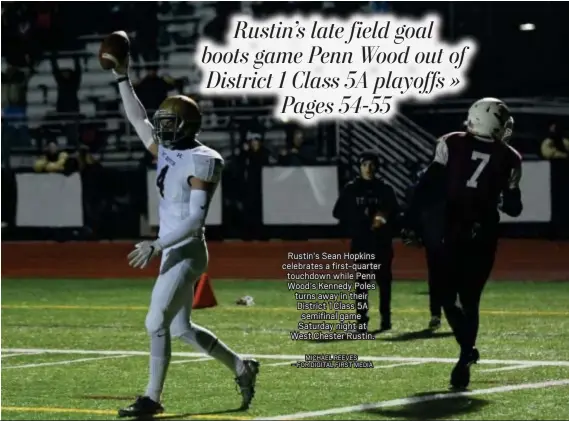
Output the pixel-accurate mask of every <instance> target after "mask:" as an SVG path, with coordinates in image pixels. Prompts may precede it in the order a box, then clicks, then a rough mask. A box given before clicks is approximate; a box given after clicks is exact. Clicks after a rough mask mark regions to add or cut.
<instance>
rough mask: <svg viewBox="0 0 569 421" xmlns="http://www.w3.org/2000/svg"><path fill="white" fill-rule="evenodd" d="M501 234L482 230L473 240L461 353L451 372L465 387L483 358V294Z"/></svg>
mask: <svg viewBox="0 0 569 421" xmlns="http://www.w3.org/2000/svg"><path fill="white" fill-rule="evenodd" d="M496 247H497V236H496V235H495V233H494V232H493V231H490V232H488V233H481V234H480V236H478V237H477V238H475V239H474V240H473V241H471V242H470V243H469V248H468V250H467V253H466V256H467V258H466V259H465V262H464V270H463V274H462V277H461V283H460V285H459V290H458V299H459V302H460V304H461V307H462V311H463V313H464V325H463V326H464V328H463V336H462V340H461V353H460V357H459V360H458V362H457V364H456V365H455V367H454V369H453V371H452V373H451V385H452V386H453V387H454V388H458V389H464V388H466V387H467V386H468V384H469V383H470V366H471V365H472V364H475V363H476V362H477V361H478V359H479V358H480V353H479V352H478V350H477V349H476V339H477V337H478V329H479V325H480V298H481V296H482V291H483V290H484V286H485V285H486V282H487V280H488V277H489V276H490V272H491V271H492V267H493V265H494V257H495V253H496Z"/></svg>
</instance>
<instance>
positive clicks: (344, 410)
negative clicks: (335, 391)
mask: <svg viewBox="0 0 569 421" xmlns="http://www.w3.org/2000/svg"><path fill="white" fill-rule="evenodd" d="M568 385H569V379H565V380H552V381H547V382H541V383H521V384H514V385H510V386H499V387H491V388H489V389H477V390H471V391H466V392H451V393H438V394H435V395H427V396H416V397H411V398H402V399H392V400H389V401H383V402H376V403H368V404H362V405H354V406H344V407H339V408H330V409H323V410H320V411H310V412H296V413H294V414H288V415H279V416H276V417H268V418H265V417H259V418H254V419H255V420H267V421H268V420H300V419H304V418H314V417H325V416H330V415H338V414H348V413H352V412H361V411H366V410H370V409H378V408H391V407H394V406H404V405H412V404H417V403H422V402H430V401H436V400H445V399H454V398H458V397H461V396H477V395H490V394H493V393H505V392H513V391H516V390H529V389H543V388H547V387H555V386H568Z"/></svg>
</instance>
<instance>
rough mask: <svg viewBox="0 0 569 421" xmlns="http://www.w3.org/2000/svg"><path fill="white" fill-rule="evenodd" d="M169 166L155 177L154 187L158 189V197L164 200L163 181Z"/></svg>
mask: <svg viewBox="0 0 569 421" xmlns="http://www.w3.org/2000/svg"><path fill="white" fill-rule="evenodd" d="M168 168H170V166H169V165H166V166H165V167H164V168H162V170H161V171H160V174H158V177H156V187H158V191H159V192H160V196H162V198H164V180H165V179H166V173H167V172H168Z"/></svg>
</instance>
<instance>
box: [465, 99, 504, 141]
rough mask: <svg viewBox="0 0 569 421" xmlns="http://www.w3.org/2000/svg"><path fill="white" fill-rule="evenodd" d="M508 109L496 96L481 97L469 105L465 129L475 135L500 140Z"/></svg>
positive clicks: (502, 135)
mask: <svg viewBox="0 0 569 421" xmlns="http://www.w3.org/2000/svg"><path fill="white" fill-rule="evenodd" d="M509 118H510V110H509V109H508V107H507V106H506V104H504V103H503V102H502V101H500V100H499V99H497V98H482V99H479V100H478V101H476V102H475V103H474V104H472V105H471V106H470V109H469V110H468V118H467V120H466V130H467V131H468V132H469V133H472V134H473V135H475V136H480V137H487V138H491V139H494V140H502V138H503V137H504V133H505V131H506V124H507V123H508V119H509Z"/></svg>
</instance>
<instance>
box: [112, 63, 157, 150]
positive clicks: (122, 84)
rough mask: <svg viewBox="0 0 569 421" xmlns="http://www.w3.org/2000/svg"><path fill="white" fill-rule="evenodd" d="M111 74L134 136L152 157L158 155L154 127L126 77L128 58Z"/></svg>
mask: <svg viewBox="0 0 569 421" xmlns="http://www.w3.org/2000/svg"><path fill="white" fill-rule="evenodd" d="M113 73H114V75H115V77H116V79H117V83H118V85H119V92H120V94H121V98H122V102H123V106H124V111H125V113H126V116H127V118H128V121H130V124H132V126H133V127H134V130H135V131H136V134H137V135H138V137H139V138H140V140H142V143H144V146H145V147H146V149H148V150H149V151H150V153H151V154H152V155H154V156H157V155H158V145H157V144H156V143H155V142H154V134H153V132H154V127H152V123H151V122H150V120H149V119H148V116H147V115H146V110H145V109H144V107H143V106H142V104H141V103H140V100H139V99H138V97H137V96H136V94H135V92H134V88H133V87H132V83H131V82H130V78H129V77H128V58H127V62H126V63H124V64H123V65H121V66H119V67H118V68H117V69H116V70H113Z"/></svg>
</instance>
